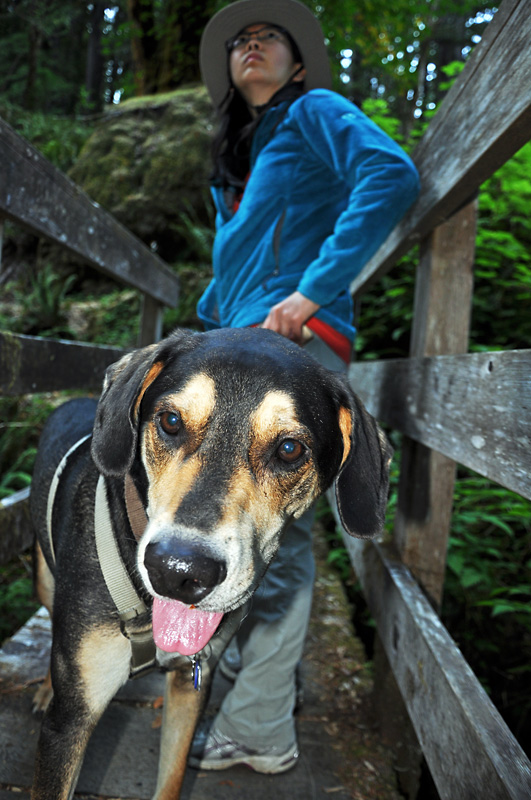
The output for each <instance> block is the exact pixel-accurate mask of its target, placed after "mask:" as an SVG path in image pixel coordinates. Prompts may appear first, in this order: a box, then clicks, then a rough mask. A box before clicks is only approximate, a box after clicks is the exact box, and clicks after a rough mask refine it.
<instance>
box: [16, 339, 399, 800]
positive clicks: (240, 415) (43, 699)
mask: <svg viewBox="0 0 531 800" xmlns="http://www.w3.org/2000/svg"><path fill="white" fill-rule="evenodd" d="M390 460H391V448H390V446H389V444H388V442H387V440H386V438H385V436H384V434H383V433H382V431H381V430H380V428H379V427H378V425H377V423H376V422H375V420H374V419H373V418H372V417H371V416H370V415H369V414H368V413H367V412H366V410H365V409H364V408H363V405H362V403H361V402H360V400H359V399H358V398H357V397H356V396H355V394H354V393H353V392H352V391H351V389H350V388H349V386H348V384H347V382H346V381H345V380H344V379H343V378H342V377H341V376H340V375H339V374H337V373H332V372H330V371H328V370H326V369H324V368H323V367H321V366H320V365H319V364H318V363H317V362H316V361H315V360H314V359H313V358H311V357H310V356H309V355H307V354H306V353H305V352H304V350H303V349H302V348H300V347H298V346H297V345H295V344H294V343H292V342H290V341H288V340H287V339H285V338H283V337H282V336H280V335H278V334H276V333H273V332H271V331H266V330H262V329H239V330H218V331H210V332H206V333H192V332H189V331H176V332H174V333H173V334H172V335H171V336H169V337H168V338H167V339H164V340H163V341H161V342H160V343H158V344H155V345H151V346H149V347H146V348H143V349H140V350H137V351H134V352H132V353H130V354H127V355H125V356H124V357H123V358H122V359H121V360H120V361H118V362H117V363H116V364H114V365H112V366H111V367H109V369H108V370H107V372H106V374H105V378H104V384H103V390H102V394H101V397H100V399H99V402H96V401H95V400H91V399H88V398H87V399H81V398H80V399H74V400H71V401H69V402H67V403H65V404H64V405H62V406H60V407H59V408H58V409H57V410H56V411H54V412H53V414H52V415H51V417H50V418H49V420H48V421H47V423H46V425H45V428H44V430H43V433H42V436H41V441H40V445H39V450H38V454H37V459H36V464H35V471H34V476H33V483H32V489H31V515H32V520H33V525H34V527H35V531H36V566H35V572H36V586H37V593H38V597H39V599H40V601H41V602H42V603H43V604H44V605H45V606H46V607H47V608H48V610H49V611H50V614H51V616H52V627H53V640H52V652H51V667H50V676H49V677H48V678H47V680H46V681H45V683H44V684H43V686H42V687H41V688H40V689H39V691H38V693H37V696H36V706H37V708H39V709H41V710H44V711H45V714H44V718H43V722H42V728H41V733H40V737H39V743H38V748H37V756H36V767H35V777H34V783H33V789H32V794H31V797H32V798H33V800H66V799H67V798H70V797H72V795H73V792H74V789H75V785H76V781H77V777H78V775H79V771H80V768H81V764H82V760H83V756H84V752H85V748H86V745H87V742H88V740H89V738H90V735H91V733H92V731H93V729H94V727H95V725H96V723H97V722H98V720H99V719H100V717H101V715H102V714H103V712H104V710H105V708H106V707H107V705H108V704H109V703H110V701H111V699H112V698H113V696H114V694H115V693H116V691H117V690H118V689H119V687H120V686H121V685H123V684H124V683H125V682H126V681H127V679H128V678H129V677H130V675H134V674H136V673H138V672H141V671H142V670H143V669H144V668H145V667H146V666H147V667H152V666H159V667H162V668H163V669H165V670H167V678H166V690H165V700H164V713H163V722H162V733H161V749H160V758H159V771H158V779H157V787H156V792H155V795H154V797H155V798H156V800H170V798H171V800H176V798H178V797H179V794H180V789H181V784H182V780H183V776H184V772H185V768H186V760H187V755H188V751H189V747H190V744H191V740H192V736H193V733H194V729H195V725H196V721H197V719H198V716H199V714H200V713H201V711H202V708H203V706H204V703H205V701H206V698H207V696H208V691H207V686H206V685H207V684H208V682H209V680H210V676H211V674H212V670H213V668H214V666H215V663H216V661H217V659H218V658H219V656H220V655H221V653H222V652H223V649H224V647H225V646H226V644H227V643H228V641H229V640H230V638H231V637H232V635H233V634H234V632H235V630H236V628H237V626H238V625H239V623H240V621H241V619H242V617H243V615H244V614H245V609H246V604H247V603H248V601H249V598H250V597H251V595H252V594H253V592H254V591H255V589H256V587H257V585H258V583H259V581H260V579H261V577H262V576H263V574H264V573H265V571H266V569H267V567H268V565H269V563H270V562H271V560H272V559H273V557H274V555H275V553H276V551H277V549H278V546H279V542H280V539H281V533H282V530H283V528H284V527H285V525H286V523H288V522H289V520H290V519H292V518H297V517H299V516H300V515H301V514H303V512H304V511H305V510H306V509H307V508H309V506H310V505H311V504H312V503H313V502H314V501H315V500H316V499H317V498H318V497H319V495H321V494H322V493H323V492H325V491H326V490H327V489H328V488H329V487H331V486H332V485H334V486H335V496H336V500H337V507H338V512H339V515H340V518H341V520H342V523H343V525H344V527H345V529H346V530H347V531H348V532H349V533H350V534H352V535H354V536H360V537H365V538H370V537H373V536H375V535H376V534H377V533H378V532H379V531H380V530H381V528H382V526H383V522H384V517H385V507H386V503H387V493H388V471H389V463H390ZM109 563H110V565H111V566H109ZM113 570H114V572H115V573H116V574H114V575H113V574H112V572H113ZM110 573H111V574H110ZM122 595H123V596H122ZM201 679H202V680H203V690H202V691H197V689H198V688H200V687H199V685H198V684H199V682H200V680H201ZM52 687H53V688H52Z"/></svg>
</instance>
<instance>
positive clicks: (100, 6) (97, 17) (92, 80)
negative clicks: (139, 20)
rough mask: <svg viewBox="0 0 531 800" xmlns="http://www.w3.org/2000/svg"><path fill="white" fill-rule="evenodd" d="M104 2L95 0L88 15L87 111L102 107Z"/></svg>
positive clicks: (98, 109) (97, 109) (90, 111)
mask: <svg viewBox="0 0 531 800" xmlns="http://www.w3.org/2000/svg"><path fill="white" fill-rule="evenodd" d="M106 6H107V3H106V2H103V0H96V2H94V3H93V5H92V12H91V15H90V35H89V40H88V46H87V62H86V73H85V88H86V90H87V98H86V104H85V109H86V111H87V112H89V113H93V112H94V111H101V109H102V108H103V57H102V54H101V36H102V27H103V18H104V13H105V8H106Z"/></svg>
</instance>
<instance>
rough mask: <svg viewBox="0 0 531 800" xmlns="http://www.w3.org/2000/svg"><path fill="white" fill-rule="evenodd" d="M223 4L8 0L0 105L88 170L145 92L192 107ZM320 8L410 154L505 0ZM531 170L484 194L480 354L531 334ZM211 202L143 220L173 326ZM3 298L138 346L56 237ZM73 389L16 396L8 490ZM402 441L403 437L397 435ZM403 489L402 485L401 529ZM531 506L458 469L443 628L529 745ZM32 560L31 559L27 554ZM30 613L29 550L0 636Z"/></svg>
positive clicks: (35, 251) (4, 431)
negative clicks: (100, 136)
mask: <svg viewBox="0 0 531 800" xmlns="http://www.w3.org/2000/svg"><path fill="white" fill-rule="evenodd" d="M224 5H226V3H223V2H213V1H212V0H204V2H203V3H202V4H199V3H197V2H196V1H195V0H128V1H127V2H125V0H120V1H119V2H115V3H110V2H100V1H99V0H98V2H93V3H87V2H82V1H81V0H78V2H75V3H72V2H70V0H12V1H11V2H9V0H0V116H1V117H2V118H3V119H4V120H6V121H7V122H8V123H9V124H10V125H12V126H13V127H14V128H15V129H16V130H17V131H18V132H19V133H20V134H21V135H23V136H24V137H26V138H27V139H28V140H29V141H30V142H32V144H33V145H34V146H36V147H37V148H39V149H40V150H41V152H42V153H43V154H44V155H45V156H46V157H47V158H48V159H50V160H51V161H52V162H53V163H54V164H55V165H56V166H58V167H59V168H60V169H62V170H63V171H66V172H68V171H72V175H74V176H75V175H76V167H77V169H78V170H79V164H80V163H81V162H82V159H83V153H84V152H85V153H86V152H87V148H89V147H90V142H91V141H94V138H93V137H94V136H96V135H97V132H98V130H99V128H100V127H101V126H102V125H105V121H106V120H107V119H109V118H110V117H112V116H113V115H114V116H116V114H117V113H118V112H120V113H121V111H122V109H123V113H126V111H127V109H128V108H129V107H131V104H132V103H135V102H139V98H144V101H145V102H146V104H148V105H149V104H151V105H153V103H154V101H153V97H155V98H159V99H160V98H161V97H166V96H168V97H170V96H171V97H173V95H172V93H176V94H175V98H176V102H179V96H180V95H179V91H181V90H183V91H184V90H186V88H187V87H189V86H194V85H195V86H196V85H197V84H198V83H199V81H200V75H199V72H198V45H199V40H200V36H201V33H202V30H203V28H204V26H205V24H206V22H207V20H208V19H209V18H210V16H211V15H212V14H213V13H214V12H215V11H216V10H218V9H219V8H221V7H222V6H224ZM307 5H308V6H310V7H311V8H312V10H313V11H314V13H315V14H316V15H317V16H318V17H319V19H320V21H321V23H322V25H323V29H324V31H325V35H326V38H327V42H328V46H329V53H330V59H331V64H332V67H333V73H334V85H335V88H336V90H337V91H339V92H340V93H342V94H344V95H345V96H346V97H348V98H349V99H350V100H352V102H354V103H356V105H358V106H360V107H361V108H362V109H363V110H364V111H365V112H366V113H367V114H368V115H369V116H371V117H372V118H373V119H374V120H375V121H376V122H377V123H378V124H379V125H381V126H382V127H383V128H384V129H385V130H386V131H387V132H388V133H389V134H390V135H391V136H392V137H393V138H395V139H396V140H398V141H399V142H400V143H401V144H402V145H403V146H404V147H405V148H406V149H407V150H408V151H410V152H414V147H415V144H416V142H417V141H418V140H419V138H420V137H421V136H422V134H423V132H424V130H425V129H426V126H427V125H428V124H429V121H430V119H431V118H432V117H433V115H434V114H435V113H436V112H437V109H438V107H439V106H440V104H441V102H442V101H443V99H444V95H445V93H446V91H447V90H448V88H449V86H450V85H451V82H452V81H453V80H454V79H455V77H456V76H457V75H458V74H459V73H460V71H461V70H462V68H463V66H464V64H465V63H466V61H467V59H468V58H469V57H470V55H471V53H472V51H473V49H474V47H475V45H476V44H477V43H478V42H479V41H480V40H481V37H482V35H483V32H484V30H485V26H486V25H488V24H489V23H490V22H491V21H492V19H493V18H494V16H495V14H496V11H497V9H496V7H494V6H492V7H487V6H485V4H484V3H481V2H475V1H474V0H456V1H455V2H454V0H418V1H415V2H412V1H411V0H393V2H392V3H389V2H388V0H318V1H317V2H311V1H310V0H309V1H308V2H307ZM510 57H511V54H510V53H507V59H510ZM499 68H500V70H503V69H504V64H500V66H499ZM194 92H196V89H194ZM183 97H188V98H189V97H190V93H188V94H186V93H185V94H184V95H183ZM0 157H1V154H0ZM97 166H98V165H97V164H96V168H97ZM530 167H531V145H530V144H528V145H526V146H525V147H524V148H522V150H520V151H519V153H517V154H516V155H515V156H514V157H513V158H512V159H511V160H510V161H509V162H508V163H507V164H506V165H505V166H504V167H503V168H502V169H500V170H499V171H498V172H497V173H496V174H495V175H494V176H493V177H492V178H491V179H490V180H489V181H487V182H486V183H485V184H484V185H483V186H482V187H481V191H480V193H479V231H478V240H477V250H476V262H475V295H474V306H473V318H472V330H471V335H470V350H471V351H478V350H505V349H514V348H524V347H529V346H530V343H531V314H530V313H529V306H530V301H531V263H530V261H531V256H530V245H531V214H530V213H529V209H530V203H531V177H530V175H531V173H530ZM104 169H105V167H104V166H103V162H102V164H101V170H102V171H104ZM78 174H81V173H79V172H78ZM94 199H98V198H94ZM202 203H203V206H202V208H200V209H198V208H197V207H196V206H192V205H190V206H186V204H185V205H184V207H183V209H182V210H181V211H180V212H179V220H178V224H176V226H175V229H176V230H177V231H178V235H179V237H180V238H179V242H180V245H179V247H178V248H177V249H176V248H175V247H169V246H168V244H167V243H166V245H164V243H163V242H162V241H161V242H159V243H158V242H157V241H155V239H154V238H153V236H152V235H151V234H148V233H145V232H142V231H140V230H139V231H135V232H137V233H138V234H139V235H141V236H142V237H143V238H144V239H145V241H146V243H147V244H149V245H150V246H152V247H153V248H154V249H159V252H160V254H161V255H162V256H163V257H164V258H165V259H166V260H168V261H169V262H170V263H171V266H172V268H173V269H174V270H175V271H176V272H178V273H179V275H180V277H181V285H182V300H181V302H180V305H179V307H178V309H177V310H172V311H169V312H167V314H166V317H165V330H166V331H168V330H170V329H171V328H172V327H174V326H175V325H186V326H189V327H197V320H196V318H195V302H196V299H197V296H198V294H199V293H200V292H201V290H202V288H203V287H204V285H205V284H206V282H207V280H208V276H209V271H210V264H209V256H210V246H211V242H212V235H213V232H212V210H211V207H210V204H209V200H208V196H207V193H206V192H205V193H204V200H203V201H202ZM102 204H103V205H105V203H104V202H102ZM111 210H113V209H111ZM415 267H416V253H415V252H412V253H410V254H409V255H408V256H407V257H405V258H403V259H402V260H401V262H400V263H399V264H398V265H397V266H396V268H395V269H394V270H393V271H392V273H391V274H390V275H388V276H387V277H386V278H384V279H383V281H381V282H380V283H379V284H378V286H377V287H376V288H375V289H374V290H372V291H371V293H370V294H369V295H367V296H365V297H364V298H363V304H362V312H361V317H360V320H359V325H360V334H359V336H358V340H357V345H356V357H357V358H364V359H370V358H374V357H378V358H382V357H400V356H405V355H407V354H408V348H409V329H410V322H411V315H412V305H413V287H414V277H415ZM0 293H1V295H0V327H2V328H5V329H10V330H15V331H18V332H21V333H30V334H34V335H35V334H36V335H40V336H56V337H57V336H61V337H62V338H83V339H84V340H85V341H93V342H104V343H109V344H115V345H119V346H124V347H128V346H133V345H134V343H135V339H136V333H137V312H138V308H139V298H138V296H137V295H136V293H135V292H132V291H130V290H129V291H124V290H123V289H121V288H120V287H118V286H116V285H114V284H113V283H112V282H110V281H109V280H107V279H103V278H102V276H97V275H94V274H91V272H90V271H89V270H87V269H84V268H83V267H81V266H80V265H79V264H77V265H76V264H72V263H65V262H64V261H60V260H59V259H54V258H53V251H50V249H49V248H47V247H46V246H44V245H43V243H42V242H39V241H38V240H37V239H35V238H34V237H33V236H30V235H29V234H27V233H26V232H24V231H22V230H19V229H17V228H16V227H15V226H13V225H11V224H6V225H5V228H4V245H3V262H2V266H0ZM74 310H75V311H76V312H77V315H78V317H79V315H81V316H83V317H84V318H86V319H88V318H89V317H90V319H91V320H92V321H91V325H90V326H89V327H88V329H87V326H85V327H84V328H83V329H82V335H81V334H80V332H79V330H76V326H75V325H74V323H73V321H72V320H73V318H74V314H73V311H74ZM61 399H62V398H61ZM57 402H58V399H57V398H56V397H52V396H48V395H47V396H37V397H32V398H28V397H23V398H17V399H16V400H12V399H10V400H6V399H3V400H2V399H0V497H5V496H7V495H9V494H10V493H12V492H14V491H17V490H18V489H20V488H22V487H23V486H25V485H28V484H29V482H30V480H31V469H32V463H33V458H34V455H35V446H36V442H37V439H38V434H39V431H40V428H41V426H42V423H43V420H44V419H45V418H46V416H47V414H48V413H49V411H50V408H51V407H52V406H53V405H54V404H55V403H57ZM394 444H395V446H396V447H397V449H398V450H399V448H400V440H399V438H398V437H395V440H394ZM395 463H399V459H398V458H397V459H395ZM394 478H395V485H396V475H395V476H394ZM395 502H396V494H395V491H394V490H393V492H392V495H391V501H390V507H389V515H388V518H389V525H391V524H392V523H391V520H392V514H393V510H394V506H395ZM530 511H531V504H530V503H529V502H527V501H524V500H523V499H522V498H520V497H519V496H517V495H514V494H512V493H511V492H509V491H507V490H505V489H503V488H500V487H499V486H496V485H494V484H491V483H490V482H489V481H487V480H486V479H484V478H481V477H480V476H478V475H475V474H473V473H471V472H470V471H469V470H465V469H463V468H459V474H458V481H457V485H456V491H455V502H454V514H453V520H452V535H451V538H450V546H449V553H448V570H447V580H446V585H445V600H444V607H443V619H444V622H445V624H446V625H447V627H448V628H449V630H450V632H451V633H452V635H453V636H454V638H455V639H456V640H457V642H458V644H459V645H460V647H461V649H462V650H463V652H464V655H465V657H466V658H467V659H468V661H469V662H470V664H471V665H472V667H473V669H474V670H475V672H476V674H477V675H478V676H479V678H480V680H481V681H482V682H483V684H484V686H485V687H486V689H487V691H489V692H490V694H491V696H492V698H493V700H494V702H495V703H496V705H497V706H498V708H499V710H500V712H501V713H502V715H503V716H504V717H505V719H506V720H507V721H508V724H509V725H510V727H511V728H512V730H513V732H514V733H515V735H516V736H517V737H518V738H519V740H520V742H521V744H522V746H523V747H524V749H526V750H527V752H528V753H529V752H530V751H531V680H530V678H531V603H530V599H531V578H530V568H531V537H530V533H531V514H530ZM323 519H324V521H325V523H326V524H327V527H328V529H329V539H330V548H331V549H330V560H331V561H332V562H333V563H334V564H335V565H336V566H337V568H338V569H339V570H340V571H341V573H342V576H343V579H344V581H345V584H346V586H347V588H348V590H349V593H350V596H351V598H352V600H353V609H354V611H353V614H354V617H355V622H356V625H357V627H358V631H359V632H360V633H361V634H362V635H363V637H364V640H365V642H366V645H367V649H368V657H370V655H371V637H372V631H373V628H372V623H371V620H370V618H369V617H368V614H367V612H366V611H365V610H364V604H363V600H362V597H361V594H360V593H359V587H358V585H357V582H356V578H355V576H354V575H353V574H352V570H351V568H350V565H349V562H348V557H347V555H346V553H345V551H344V549H343V548H342V546H341V543H340V538H339V537H338V536H337V533H336V532H335V530H334V527H333V524H331V523H330V519H329V518H328V517H327V515H326V511H323ZM27 562H28V559H27V557H23V558H22V564H27ZM32 608H33V601H32V597H31V582H30V580H29V578H28V577H27V575H26V573H25V571H24V569H23V567H21V563H20V562H17V563H15V564H12V565H8V566H7V567H4V568H2V570H1V571H0V620H1V625H2V627H0V640H1V639H2V638H3V637H4V636H6V635H9V633H10V632H11V631H12V630H13V628H14V627H15V626H16V625H18V624H20V622H21V620H22V619H23V618H24V616H25V615H28V614H29V613H30V611H31V610H32Z"/></svg>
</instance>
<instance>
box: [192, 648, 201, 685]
mask: <svg viewBox="0 0 531 800" xmlns="http://www.w3.org/2000/svg"><path fill="white" fill-rule="evenodd" d="M201 676H202V669H201V657H200V656H194V657H193V660H192V680H193V682H194V689H195V690H196V692H200V691H201Z"/></svg>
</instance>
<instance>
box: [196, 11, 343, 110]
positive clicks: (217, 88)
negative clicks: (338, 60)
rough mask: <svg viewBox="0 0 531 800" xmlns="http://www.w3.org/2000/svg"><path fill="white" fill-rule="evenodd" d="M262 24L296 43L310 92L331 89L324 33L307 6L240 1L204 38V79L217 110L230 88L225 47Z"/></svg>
mask: <svg viewBox="0 0 531 800" xmlns="http://www.w3.org/2000/svg"><path fill="white" fill-rule="evenodd" d="M259 22H264V23H269V24H271V25H277V26H278V27H279V28H284V29H285V30H287V31H288V33H289V34H290V36H291V37H292V39H293V40H294V41H295V42H296V44H297V47H298V48H299V51H300V53H301V56H302V60H303V63H304V67H305V69H306V76H305V79H304V86H305V89H306V90H307V91H308V90H310V89H331V88H332V75H331V72H330V62H329V60H328V53H327V51H326V45H325V42H324V35H323V31H322V29H321V25H320V24H319V22H318V21H317V19H316V18H315V17H314V15H313V14H312V12H311V11H310V9H309V8H308V7H307V6H305V5H303V4H302V3H299V2H298V1H297V0H237V2H235V3H231V4H230V5H228V6H225V8H222V9H221V11H218V13H217V14H214V16H213V17H212V19H211V20H210V21H209V22H208V24H207V25H206V27H205V30H204V31H203V35H202V37H201V44H200V48H199V64H200V67H201V75H202V77H203V82H204V84H205V86H206V87H207V89H208V93H209V94H210V97H211V98H212V102H213V103H214V106H215V107H216V108H218V107H219V106H220V104H221V103H222V102H223V100H224V99H225V97H226V95H227V92H228V91H229V88H230V85H231V84H230V77H229V69H228V54H227V49H226V45H225V43H226V42H227V40H228V39H230V38H231V37H232V36H236V34H237V33H239V32H240V31H241V30H243V28H246V27H247V25H252V24H254V23H259Z"/></svg>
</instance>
